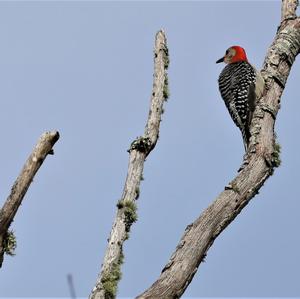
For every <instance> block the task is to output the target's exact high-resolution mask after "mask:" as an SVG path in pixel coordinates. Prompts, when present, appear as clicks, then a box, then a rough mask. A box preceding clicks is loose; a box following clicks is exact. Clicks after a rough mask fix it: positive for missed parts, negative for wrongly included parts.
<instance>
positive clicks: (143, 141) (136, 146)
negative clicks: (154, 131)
mask: <svg viewBox="0 0 300 299" xmlns="http://www.w3.org/2000/svg"><path fill="white" fill-rule="evenodd" d="M152 147H153V145H152V142H151V140H150V138H149V137H142V136H141V137H138V138H137V139H135V140H134V141H133V142H132V143H131V145H130V149H129V150H128V152H129V153H130V152H131V151H132V150H137V151H139V152H141V153H146V154H148V153H149V152H150V150H151V149H152Z"/></svg>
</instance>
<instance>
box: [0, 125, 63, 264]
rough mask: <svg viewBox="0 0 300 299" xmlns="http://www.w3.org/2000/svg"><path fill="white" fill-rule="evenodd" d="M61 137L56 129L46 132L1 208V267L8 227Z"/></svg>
mask: <svg viewBox="0 0 300 299" xmlns="http://www.w3.org/2000/svg"><path fill="white" fill-rule="evenodd" d="M58 139H59V133H58V132H56V131H53V132H46V133H44V134H43V135H42V136H41V137H40V139H39V141H38V143H37V145H36V146H35V148H34V150H33V152H32V153H31V155H30V156H29V158H28V159H27V161H26V163H25V165H24V167H23V169H22V171H21V173H20V175H19V176H18V178H17V179H16V181H15V183H14V185H13V187H12V189H11V193H10V195H9V196H8V198H7V200H6V202H5V203H4V205H3V207H2V209H1V210H0V267H1V266H2V263H3V256H4V252H5V250H6V241H7V240H6V239H7V238H8V235H9V234H8V228H9V226H10V224H11V223H12V221H13V219H14V217H15V215H16V213H17V210H18V208H19V206H20V205H21V203H22V201H23V198H24V196H25V194H26V192H27V190H28V188H29V186H30V184H31V182H32V180H33V178H34V176H35V174H36V172H37V171H38V170H39V168H40V167H41V165H42V163H43V162H44V160H45V158H46V157H47V155H48V154H53V149H52V148H53V146H54V144H55V143H56V141H57V140H58Z"/></svg>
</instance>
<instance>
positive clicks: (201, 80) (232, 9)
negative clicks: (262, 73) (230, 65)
mask: <svg viewBox="0 0 300 299" xmlns="http://www.w3.org/2000/svg"><path fill="white" fill-rule="evenodd" d="M279 20H280V1H261V2H258V1H252V2H250V1H249V2H247V1H243V2H242V1H232V2H229V1H211V2H200V1H199V2H196V1H195V2H142V3H139V2H124V1H123V2H100V1H99V2H97V1H94V2H88V1H86V2H84V1H77V2H72V1H61V2H59V1H58V2H51V1H45V2H44V1H43V2H42V1H41V2H25V1H24V2H17V1H16V2H8V1H7V2H5V1H3V2H0V43H1V47H0V103H1V109H0V132H1V136H2V138H1V140H2V143H1V155H0V182H1V185H0V186H1V188H0V198H1V199H0V201H1V203H2V202H4V200H5V199H6V197H7V195H8V194H9V190H10V188H11V186H12V184H13V181H14V180H15V178H16V176H17V175H18V173H19V171H20V169H21V167H22V165H23V163H24V161H25V159H26V158H27V156H28V155H29V153H30V152H31V150H32V148H33V146H34V144H35V143H36V141H37V139H38V137H39V136H40V135H41V134H42V133H43V132H44V131H46V130H53V129H57V130H58V131H59V132H60V134H61V139H60V140H59V142H58V143H57V145H56V146H55V155H54V156H49V157H48V158H47V160H46V161H45V163H44V164H43V166H42V168H41V169H40V171H39V172H38V175H37V176H36V178H35V180H34V182H33V184H32V185H31V187H30V189H29V191H28V192H27V194H26V198H25V200H24V203H23V204H22V206H21V208H20V209H19V211H18V214H17V216H16V219H15V221H14V223H13V224H12V229H13V230H14V231H15V234H16V236H17V240H18V248H17V251H16V256H15V257H13V258H11V257H6V258H5V261H4V264H3V267H2V269H1V271H0V297H67V296H69V291H68V286H67V278H66V277H67V274H68V273H72V275H73V278H74V284H75V288H76V293H77V295H78V296H81V297H87V296H88V294H89V293H90V290H91V289H92V287H93V285H94V283H95V280H96V276H97V274H98V272H99V269H100V264H101V261H102V258H103V255H104V250H105V247H106V239H107V238H108V235H109V232H110V228H111V224H112V221H113V218H114V214H115V211H116V208H115V204H116V202H117V200H118V199H119V198H120V196H121V192H122V188H123V183H124V180H125V176H126V170H127V162H128V153H127V152H126V150H127V149H128V147H129V145H130V143H131V141H132V140H133V139H135V138H136V137H137V136H139V135H141V134H142V133H143V129H144V125H145V121H146V117H147V114H148V107H149V100H150V95H151V87H152V75H153V42H154V36H155V33H156V31H157V30H159V29H160V28H163V29H164V30H165V32H166V34H167V37H168V45H169V51H170V60H171V62H170V69H169V81H170V94H171V96H170V99H169V101H168V103H167V104H166V107H165V113H164V115H163V121H162V123H161V131H160V139H159V142H158V144H157V146H156V148H155V150H154V151H153V152H152V153H151V155H150V156H149V157H148V158H147V161H146V164H145V171H144V177H145V180H144V181H143V182H142V186H141V196H140V199H139V201H138V213H139V220H138V222H137V223H136V224H134V225H133V227H132V231H131V236H130V239H129V241H127V242H126V245H125V264H124V266H123V279H122V281H121V283H120V287H119V295H120V296H135V295H137V294H139V293H141V292H142V291H143V290H145V289H146V288H147V287H149V286H150V284H152V283H153V282H154V280H155V279H156V278H157V277H158V275H159V273H160V271H161V269H162V268H163V266H164V265H165V264H166V262H167V261H168V258H169V256H170V255H171V253H172V252H173V251H174V249H175V247H176V245H177V242H178V241H179V239H180V237H181V235H182V233H183V231H184V229H185V227H186V225H187V224H189V223H190V222H192V221H193V220H194V219H195V218H196V217H197V216H198V215H199V214H200V213H201V212H202V211H203V210H204V209H205V208H206V207H207V206H208V205H209V203H210V202H211V201H212V200H213V199H214V198H215V197H216V196H217V195H218V193H219V192H221V191H222V190H223V188H224V186H225V185H226V184H227V183H228V182H229V181H230V180H231V179H232V177H233V176H234V175H235V174H236V171H237V169H238V167H239V165H240V163H241V161H242V156H243V143H242V139H241V136H240V132H239V130H238V129H237V128H236V127H235V126H234V124H233V123H232V121H231V119H230V117H229V114H228V112H227V110H226V108H225V105H224V103H223V102H222V99H221V97H220V95H219V91H218V86H217V78H218V75H219V73H220V71H221V69H222V67H223V66H221V65H216V64H215V61H216V60H217V59H218V58H220V57H221V56H222V55H223V54H224V52H225V50H226V48H228V47H229V46H231V45H235V44H238V45H241V46H243V47H244V48H245V49H246V51H247V54H248V58H249V61H250V62H251V63H253V64H254V65H256V66H257V67H258V68H260V67H261V65H262V62H263V59H264V56H265V53H266V50H267V48H268V46H269V45H270V43H271V42H272V40H273V37H274V35H275V33H276V29H277V25H278V24H279ZM298 60H299V59H298ZM299 80H300V71H299V61H296V62H295V64H294V66H293V69H292V72H291V74H290V78H289V81H288V84H287V86H286V89H285V91H284V94H283V96H282V108H281V110H280V112H279V115H278V119H277V123H276V132H277V135H278V140H279V142H280V144H281V146H282V156H281V158H282V166H281V167H280V168H279V169H277V170H276V172H275V174H274V176H272V177H271V178H270V179H269V180H268V181H267V183H266V184H265V186H263V188H262V189H261V192H260V193H259V194H258V195H257V196H256V197H255V199H253V200H252V201H251V202H250V204H249V205H248V206H247V207H246V208H245V209H244V210H243V212H242V213H241V214H240V215H239V216H238V218H237V219H236V220H235V221H234V222H233V223H232V224H231V225H230V226H229V227H228V228H227V229H226V230H225V231H224V232H223V233H222V234H221V235H220V237H219V238H218V239H217V240H216V241H215V243H214V245H213V247H212V248H211V249H210V250H209V252H208V255H207V258H206V262H205V263H204V264H202V265H201V266H200V268H199V271H198V273H197V274H196V275H195V278H194V280H193V282H192V283H191V285H190V287H189V288H188V290H187V291H186V293H185V296H190V297H211V296H213V297H223V296H224V297H233V296H240V297H265V296H269V297H284V296H286V297H288V296H294V297H297V296H298V297H299V296H300V285H299V280H298V278H299V276H300V275H299V274H300V273H299V272H300V271H299V258H300V255H299V252H300V237H299V234H298V227H299V210H300V202H299V188H298V184H299V167H300V159H299V153H298V152H299V151H298V149H299V145H300V142H299V138H298V134H297V133H298V130H299V127H300V118H299V110H300V104H299V100H298V99H299V91H298V85H299V82H300V81H299ZM297 83H298V85H297Z"/></svg>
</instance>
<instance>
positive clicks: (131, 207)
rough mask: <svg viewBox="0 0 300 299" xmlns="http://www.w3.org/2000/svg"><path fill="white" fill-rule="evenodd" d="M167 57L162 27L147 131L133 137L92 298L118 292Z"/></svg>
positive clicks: (164, 91) (163, 92)
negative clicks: (124, 251)
mask: <svg viewBox="0 0 300 299" xmlns="http://www.w3.org/2000/svg"><path fill="white" fill-rule="evenodd" d="M168 57H169V56H168V48H167V41H166V36H165V34H164V32H163V31H159V32H158V33H157V34H156V38H155V48H154V80H153V90H152V97H151V103H150V110H149V116H148V121H147V124H146V127H145V132H144V135H143V136H142V137H139V138H137V139H136V140H134V141H133V142H132V144H131V146H130V149H129V150H128V151H129V154H130V155H129V164H128V172H127V177H126V181H125V186H124V189H123V194H122V197H121V199H120V200H119V201H118V203H117V208H118V210H117V214H116V217H115V220H114V223H113V227H112V230H111V233H110V237H109V240H108V246H107V249H106V253H105V256H104V261H103V264H102V269H101V272H100V274H99V276H98V278H97V281H96V285H95V287H94V288H93V290H92V292H91V294H90V297H89V298H90V299H104V298H105V299H108V298H115V296H116V291H117V285H118V282H119V280H120V278H121V265H122V262H123V250H122V247H123V243H124V241H125V240H127V239H128V237H129V231H130V227H131V225H132V223H133V222H135V221H136V220H137V213H136V200H137V199H138V197H139V188H140V182H141V180H142V175H143V168H144V162H145V159H146V157H147V156H148V155H149V153H150V152H151V150H152V149H153V148H154V147H155V145H156V142H157V140H158V136H159V125H160V121H161V115H162V113H163V104H164V102H165V101H166V100H167V98H168V77H167V68H168V64H169V58H168Z"/></svg>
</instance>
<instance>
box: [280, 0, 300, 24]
mask: <svg viewBox="0 0 300 299" xmlns="http://www.w3.org/2000/svg"><path fill="white" fill-rule="evenodd" d="M298 5H299V1H298V0H282V5H281V22H284V21H287V20H292V19H296V18H297V15H296V9H297V6H298Z"/></svg>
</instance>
